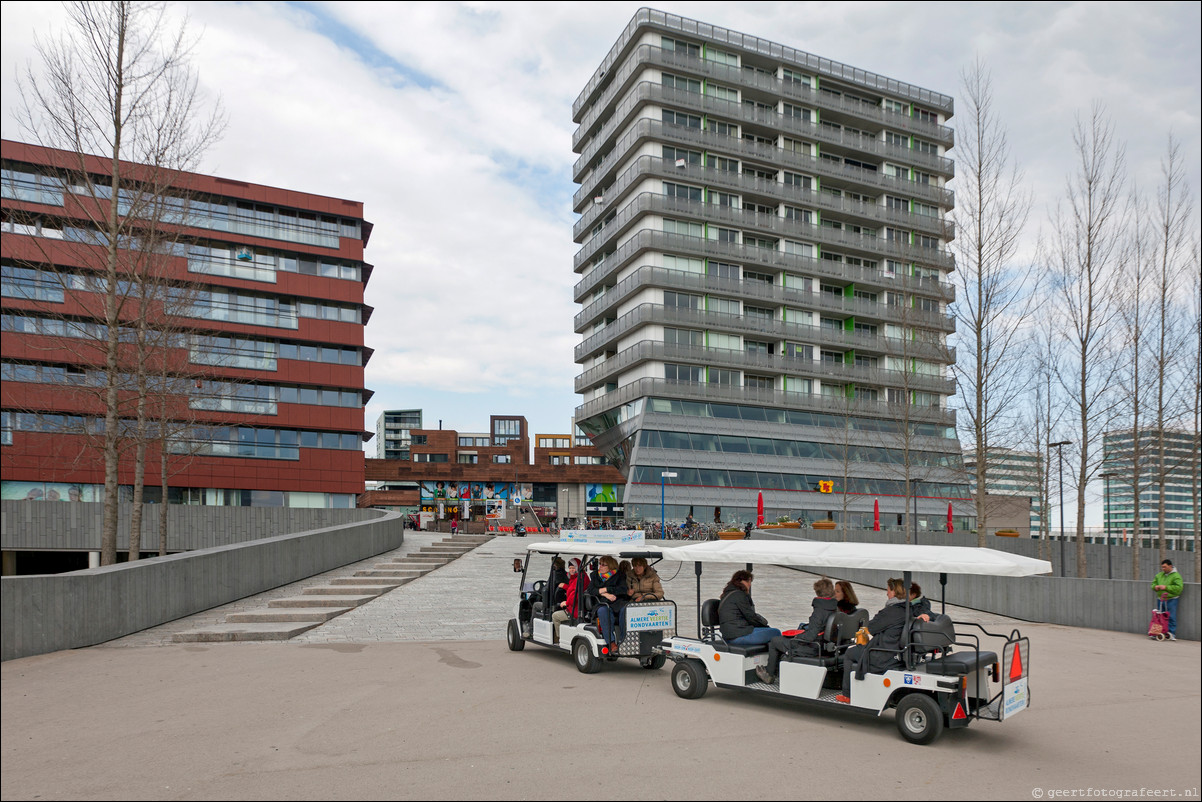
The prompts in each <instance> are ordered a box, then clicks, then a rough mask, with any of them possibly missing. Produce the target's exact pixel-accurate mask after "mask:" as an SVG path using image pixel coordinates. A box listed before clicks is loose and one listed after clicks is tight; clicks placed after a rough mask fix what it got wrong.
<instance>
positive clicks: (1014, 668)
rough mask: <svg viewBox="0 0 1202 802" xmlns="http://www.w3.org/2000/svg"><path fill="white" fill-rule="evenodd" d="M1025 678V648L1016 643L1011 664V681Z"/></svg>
mask: <svg viewBox="0 0 1202 802" xmlns="http://www.w3.org/2000/svg"><path fill="white" fill-rule="evenodd" d="M1022 678H1023V650H1022V649H1021V648H1019V645H1018V644H1017V643H1016V644H1014V662H1013V663H1011V664H1010V681H1011V682H1013V681H1014V680H1016V679H1022Z"/></svg>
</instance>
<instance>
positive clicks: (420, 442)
mask: <svg viewBox="0 0 1202 802" xmlns="http://www.w3.org/2000/svg"><path fill="white" fill-rule="evenodd" d="M425 444H426V436H425V435H424V434H415V435H413V445H415V446H424V445H425Z"/></svg>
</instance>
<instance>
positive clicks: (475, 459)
mask: <svg viewBox="0 0 1202 802" xmlns="http://www.w3.org/2000/svg"><path fill="white" fill-rule="evenodd" d="M456 462H458V463H459V464H460V465H476V464H478V463H479V462H480V455H479V454H460V455H458V459H457V460H456Z"/></svg>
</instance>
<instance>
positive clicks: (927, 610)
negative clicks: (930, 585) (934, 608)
mask: <svg viewBox="0 0 1202 802" xmlns="http://www.w3.org/2000/svg"><path fill="white" fill-rule="evenodd" d="M910 610H911V613H910V615H911V616H913V617H914V618H918V617H919V616H922V615H925V616H928V617H930V616H931V615H932V612H931V600H930V599H928V598H927V597H926V596H923V595H922V586H921V585H919V584H918V583H917V582H911V583H910Z"/></svg>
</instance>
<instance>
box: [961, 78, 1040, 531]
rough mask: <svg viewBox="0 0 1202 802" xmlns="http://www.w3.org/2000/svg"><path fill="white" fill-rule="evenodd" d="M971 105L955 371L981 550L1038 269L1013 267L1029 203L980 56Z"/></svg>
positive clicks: (1017, 392) (964, 81)
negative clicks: (997, 448) (989, 481)
mask: <svg viewBox="0 0 1202 802" xmlns="http://www.w3.org/2000/svg"><path fill="white" fill-rule="evenodd" d="M961 87H962V91H963V100H964V102H965V104H966V105H967V106H968V110H967V114H960V115H957V119H960V118H961V117H963V118H965V121H964V122H962V123H961V125H960V133H959V136H958V137H957V139H958V142H957V145H956V153H957V154H958V155H957V158H956V163H957V169H958V170H959V177H958V180H957V181H956V212H955V220H956V230H957V236H956V241H955V247H956V256H957V258H956V271H955V273H954V274H953V275H954V276H955V279H956V281H957V283H958V287H957V289H958V292H957V301H956V304H955V306H954V311H955V314H956V323H957V325H956V330H957V338H958V339H959V340H960V341H961V342H962V343H963V344H962V346H961V347H960V349H959V353H958V358H957V360H956V362H955V365H954V371H955V374H956V378H957V383H958V388H957V389H958V390H959V392H960V393H961V395H962V396H963V409H964V412H965V416H964V419H962V420H963V423H964V424H967V430H968V431H967V434H968V439H969V440H970V442H972V444H973V445H972V448H973V457H974V458H973V462H974V466H975V471H974V473H975V479H976V481H975V488H976V489H975V492H974V495H975V499H974V500H975V503H976V512H977V545H978V546H984V545H985V536H986V530H987V526H988V519H989V509H988V507H989V505H988V504H987V503H986V495H987V487H986V481H985V479H986V473H987V472H988V470H989V468H990V463H991V461H992V460H993V459H994V455H993V451H992V448H993V446H994V444H995V443H998V442H1003V441H1006V440H1008V441H1009V442H1013V434H1014V431H1015V428H1016V427H1015V423H1016V419H1015V416H1016V413H1017V409H1018V403H1019V400H1020V399H1021V398H1022V397H1023V393H1024V389H1025V388H1024V384H1025V383H1026V382H1027V381H1028V380H1029V375H1028V374H1027V373H1026V372H1024V371H1019V370H1014V369H1013V366H1014V364H1015V363H1016V362H1017V361H1019V360H1020V359H1021V358H1022V353H1021V351H1022V349H1023V348H1024V346H1025V345H1026V342H1027V341H1026V339H1025V338H1024V336H1023V330H1024V327H1025V326H1026V324H1027V321H1028V319H1029V318H1030V314H1031V309H1032V304H1033V299H1034V298H1035V291H1036V284H1037V283H1038V282H1037V281H1036V280H1035V278H1036V276H1035V270H1034V265H1031V264H1028V265H1024V266H1019V265H1016V264H1015V261H1016V256H1017V252H1018V248H1019V244H1020V239H1021V237H1022V232H1023V228H1024V226H1025V225H1026V222H1027V212H1028V209H1029V208H1030V206H1031V198H1030V195H1029V193H1028V192H1026V191H1024V189H1023V186H1024V182H1023V175H1022V172H1021V171H1020V170H1019V169H1018V166H1017V165H1016V164H1015V162H1014V159H1013V155H1012V154H1011V151H1010V144H1009V142H1008V139H1007V136H1006V129H1005V127H1004V124H1003V120H1002V118H1001V117H1000V116H999V115H998V114H997V112H996V111H995V109H994V105H993V86H992V79H991V77H990V75H989V73H988V71H987V70H986V69H985V66H984V65H983V64H982V63H981V62H980V60H977V61H975V62H974V63H973V65H972V66H971V67H970V68H969V69H967V70H965V71H964V72H963V73H962V74H961Z"/></svg>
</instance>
